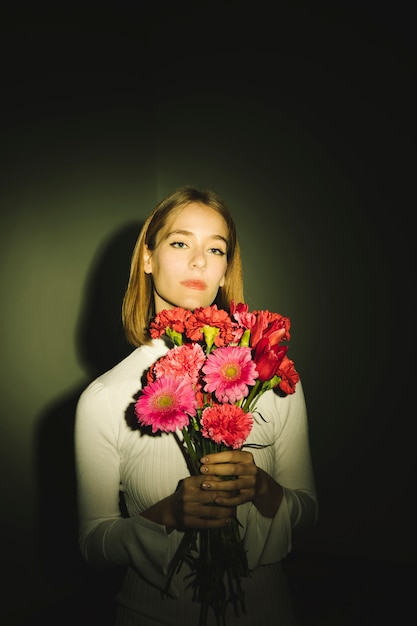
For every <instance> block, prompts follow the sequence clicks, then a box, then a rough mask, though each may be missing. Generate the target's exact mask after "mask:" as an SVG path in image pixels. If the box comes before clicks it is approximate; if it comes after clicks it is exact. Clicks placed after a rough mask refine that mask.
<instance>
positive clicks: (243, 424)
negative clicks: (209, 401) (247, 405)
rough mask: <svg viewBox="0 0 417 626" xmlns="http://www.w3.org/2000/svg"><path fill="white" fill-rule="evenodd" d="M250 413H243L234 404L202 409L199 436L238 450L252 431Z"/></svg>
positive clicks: (215, 405) (216, 405)
mask: <svg viewBox="0 0 417 626" xmlns="http://www.w3.org/2000/svg"><path fill="white" fill-rule="evenodd" d="M252 424H253V418H252V414H251V413H245V411H243V409H241V408H240V407H238V406H236V405H235V404H214V405H213V406H210V407H207V408H206V409H204V411H203V413H202V416H201V434H202V435H203V437H206V438H207V439H212V440H213V441H214V442H215V443H219V444H224V445H226V446H229V447H230V448H233V449H234V450H238V449H239V448H241V447H242V446H243V444H244V443H245V441H246V439H247V438H248V436H249V433H250V431H251V430H252Z"/></svg>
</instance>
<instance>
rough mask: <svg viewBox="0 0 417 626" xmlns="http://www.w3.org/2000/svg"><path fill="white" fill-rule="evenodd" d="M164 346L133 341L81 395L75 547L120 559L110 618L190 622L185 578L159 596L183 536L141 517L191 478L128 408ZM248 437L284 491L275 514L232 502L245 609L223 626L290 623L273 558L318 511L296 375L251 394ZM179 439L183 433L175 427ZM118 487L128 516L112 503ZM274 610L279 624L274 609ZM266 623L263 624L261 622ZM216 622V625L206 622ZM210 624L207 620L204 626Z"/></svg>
mask: <svg viewBox="0 0 417 626" xmlns="http://www.w3.org/2000/svg"><path fill="white" fill-rule="evenodd" d="M167 350H168V347H167V345H166V344H165V342H164V341H163V340H162V339H157V340H154V341H153V342H152V344H151V345H147V346H141V347H140V348H137V349H136V350H134V351H133V352H132V353H131V354H130V355H129V356H128V357H127V358H125V359H124V360H123V361H121V362H120V363H119V364H118V365H116V366H115V367H114V368H113V369H111V370H110V371H108V372H106V373H105V374H103V375H102V376H100V377H98V378H97V379H96V380H95V381H93V382H92V383H91V384H90V385H89V386H88V387H87V389H86V390H85V391H84V392H83V393H82V395H81V397H80V399H79V402H78V406H77V414H76V422H75V449H76V468H77V485H78V505H79V529H80V530H79V544H80V550H81V553H82V555H83V557H84V559H85V560H86V562H87V563H88V564H90V565H91V566H93V567H95V568H97V567H98V568H101V567H103V568H104V567H108V566H111V565H118V566H120V565H125V566H127V570H126V577H125V581H124V583H123V586H122V589H121V591H120V593H119V594H118V601H119V603H120V605H121V606H122V607H125V608H126V611H124V612H123V611H121V615H122V616H123V615H124V617H121V618H120V621H119V622H118V624H124V625H128V624H129V625H132V626H133V625H134V624H137V625H138V626H148V625H149V626H156V625H157V624H167V625H170V624H172V626H196V625H197V623H198V621H197V618H198V610H199V608H198V606H197V605H196V603H194V602H192V600H191V598H190V593H189V591H187V589H186V582H184V580H183V577H184V575H185V573H186V572H185V570H184V571H183V570H182V571H181V572H180V573H179V574H177V575H176V576H175V577H174V579H173V582H172V585H171V596H172V597H170V598H165V597H164V598H163V597H162V596H161V590H162V589H163V588H164V587H165V584H166V575H167V568H168V565H169V562H170V560H171V558H172V556H173V554H174V552H175V550H176V548H177V546H178V544H179V542H180V540H181V537H182V533H181V532H178V531H173V532H172V533H170V534H167V532H166V529H165V527H164V526H161V525H159V524H156V523H154V522H151V521H149V520H147V519H145V518H144V517H142V516H141V513H142V512H143V511H146V510H147V509H149V508H150V507H151V506H152V505H153V504H155V503H156V502H158V501H160V500H162V499H163V498H165V497H166V496H168V495H170V494H171V493H173V492H174V491H175V489H176V487H177V484H178V481H179V480H180V479H182V478H185V477H186V476H188V475H189V472H188V470H187V467H186V464H185V460H184V456H183V454H182V452H181V450H180V447H179V443H178V441H177V440H176V438H175V437H174V435H173V434H172V433H162V434H158V435H156V436H150V435H144V434H142V433H141V430H140V429H138V428H137V422H136V419H135V416H134V411H133V406H134V403H135V401H136V398H137V394H138V391H139V390H140V389H141V378H142V374H143V372H144V371H145V370H146V369H147V368H148V367H149V366H150V365H151V364H152V363H153V362H155V361H156V359H158V358H159V357H160V356H162V355H163V354H165V353H166V352H167ZM257 412H258V413H260V414H261V415H262V418H263V419H261V418H260V417H259V415H256V414H255V415H254V419H255V423H254V425H253V428H252V431H251V434H250V436H249V438H248V440H247V442H248V443H256V444H262V445H264V444H269V445H267V446H266V447H263V448H261V449H252V450H251V451H252V453H253V456H254V459H255V463H256V464H257V466H259V467H261V468H263V469H264V470H265V471H266V472H268V474H270V475H271V476H272V477H273V478H274V479H275V480H276V481H277V482H278V483H279V484H280V485H282V486H283V488H284V497H283V499H282V502H281V505H280V507H279V509H278V511H277V513H276V514H275V516H274V518H266V517H263V516H262V515H261V514H260V513H259V512H258V510H257V509H256V507H255V506H254V505H253V504H252V503H245V504H243V505H241V506H239V507H238V512H237V515H238V519H239V521H240V523H241V525H242V526H241V534H242V537H243V539H244V544H245V547H246V550H247V556H248V563H249V567H250V569H251V570H252V574H251V576H250V577H249V578H248V579H244V586H245V592H246V605H247V614H246V616H240V617H238V618H236V622H235V621H234V616H233V613H232V614H231V615H230V616H229V617H228V619H227V626H233V625H234V624H236V626H238V625H239V626H256V625H257V624H258V623H259V624H262V626H269V624H271V625H272V624H277V623H279V624H282V625H284V624H285V625H287V624H293V623H294V622H293V621H292V617H291V610H290V608H289V606H288V597H287V594H286V591H285V580H283V579H282V572H281V568H280V561H281V560H282V559H283V558H284V557H285V556H286V555H287V554H288V552H289V551H290V550H291V538H292V531H293V529H294V528H302V527H303V526H305V527H309V526H312V525H313V524H314V523H315V520H316V516H317V508H318V505H317V497H316V490H315V484H314V476H313V470H312V464H311V457H310V447H309V439H308V424H307V413H306V407H305V401H304V394H303V389H302V386H301V382H298V383H297V386H296V391H295V393H294V394H291V395H288V396H286V397H284V398H282V397H280V396H278V395H276V394H275V393H274V392H273V391H268V392H266V393H265V394H264V395H263V396H262V397H261V398H260V400H259V402H258V405H257ZM177 434H178V436H179V438H180V439H181V433H177ZM120 492H122V493H123V496H124V500H125V502H126V507H127V511H128V515H129V517H122V515H121V511H120V505H119V496H120ZM280 615H281V621H279V619H278V618H279V616H280ZM268 620H269V621H268ZM213 623H215V622H213ZM208 626H209V625H208Z"/></svg>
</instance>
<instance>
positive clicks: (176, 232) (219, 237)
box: [164, 230, 229, 246]
mask: <svg viewBox="0 0 417 626" xmlns="http://www.w3.org/2000/svg"><path fill="white" fill-rule="evenodd" d="M171 235H184V236H186V237H187V236H188V237H192V236H193V235H194V233H192V232H191V231H190V230H171V231H170V232H169V233H167V234H166V235H165V237H164V239H168V237H170V236H171ZM209 238H210V239H214V240H215V241H217V240H218V241H224V243H225V244H226V246H228V245H229V242H228V241H227V239H226V238H225V237H223V236H222V235H209Z"/></svg>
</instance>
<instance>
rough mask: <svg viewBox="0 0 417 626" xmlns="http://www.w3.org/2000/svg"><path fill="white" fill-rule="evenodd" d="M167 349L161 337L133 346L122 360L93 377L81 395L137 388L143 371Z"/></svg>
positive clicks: (139, 385)
mask: <svg viewBox="0 0 417 626" xmlns="http://www.w3.org/2000/svg"><path fill="white" fill-rule="evenodd" d="M167 350H168V346H167V345H166V343H165V342H164V341H163V340H162V339H154V340H152V342H151V343H149V344H144V345H142V346H140V347H139V348H135V349H134V350H133V351H132V352H131V353H130V354H128V355H127V356H126V357H125V358H124V359H123V360H122V361H119V363H117V364H116V365H114V366H113V367H112V368H111V369H110V370H108V371H106V372H104V373H103V374H101V375H100V376H98V377H97V378H95V379H94V380H93V381H92V382H91V383H90V384H89V385H88V387H87V388H86V389H85V390H84V392H83V395H85V394H88V393H90V392H91V391H92V390H95V392H96V393H97V391H99V390H106V391H107V392H108V393H111V392H112V391H115V390H118V389H130V388H132V389H134V388H136V389H139V388H140V387H141V380H142V376H143V373H144V372H145V371H146V370H147V369H148V368H149V367H150V366H151V365H152V363H154V362H155V361H156V360H157V359H158V358H159V357H161V356H162V355H163V354H165V353H166V352H167Z"/></svg>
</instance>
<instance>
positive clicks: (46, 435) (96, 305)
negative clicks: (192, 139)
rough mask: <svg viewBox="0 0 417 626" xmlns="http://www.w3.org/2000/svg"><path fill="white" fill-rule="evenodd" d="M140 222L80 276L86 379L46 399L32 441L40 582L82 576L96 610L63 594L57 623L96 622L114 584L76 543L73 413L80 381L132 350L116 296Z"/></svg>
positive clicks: (70, 582)
mask: <svg viewBox="0 0 417 626" xmlns="http://www.w3.org/2000/svg"><path fill="white" fill-rule="evenodd" d="M141 226H142V225H141V224H140V223H129V224H127V225H125V226H124V227H123V228H122V229H121V230H119V231H118V232H116V233H115V234H114V235H112V236H111V237H110V238H109V239H108V240H107V241H106V242H105V243H104V245H103V246H102V248H101V250H100V251H99V252H98V254H97V256H96V259H95V261H94V262H93V265H92V268H91V270H90V274H89V276H88V277H87V281H86V286H85V292H84V293H85V295H84V299H83V304H82V309H81V311H80V317H79V322H78V326H77V329H76V336H75V341H76V345H77V351H78V354H79V356H80V360H81V362H82V364H83V365H84V367H85V371H86V375H87V379H86V381H85V383H83V384H81V385H80V386H79V387H76V388H74V389H70V390H69V391H68V393H67V394H66V395H65V396H64V397H62V396H61V397H60V398H58V399H57V400H56V401H55V402H54V403H53V404H51V405H50V406H49V407H47V408H46V409H45V411H44V412H43V413H42V414H41V415H40V417H39V420H38V424H39V426H38V431H37V433H36V443H35V445H36V462H37V479H38V503H37V504H38V546H37V547H38V549H39V562H40V567H41V573H42V575H43V577H44V579H45V581H46V582H47V584H48V585H51V586H52V588H53V589H56V590H57V596H58V595H62V589H64V590H65V591H64V594H67V593H68V592H69V593H73V592H74V591H75V592H77V593H78V591H79V589H80V588H82V587H85V586H86V584H87V583H88V592H87V594H86V597H88V603H90V606H91V607H92V611H94V606H96V607H100V608H98V609H97V613H96V614H92V613H91V612H89V611H88V607H87V606H85V603H83V602H82V601H81V600H80V601H81V602H82V610H81V606H80V607H79V608H80V612H78V613H75V614H74V612H73V611H75V610H76V603H74V602H73V601H71V603H70V604H71V606H72V609H71V608H70V607H69V606H68V604H67V601H66V604H65V612H66V614H67V617H65V612H62V608H61V609H60V610H59V611H56V610H54V609H53V610H52V614H53V615H52V614H51V623H52V621H53V618H55V620H56V618H57V615H59V616H60V617H59V620H60V624H64V623H65V624H66V623H74V622H73V621H72V620H74V619H77V623H79V624H81V621H80V620H81V616H83V618H82V619H84V616H85V619H86V622H85V623H87V621H89V623H91V621H93V623H98V622H94V620H98V619H100V621H101V623H106V620H109V616H108V606H106V598H109V601H110V598H111V597H112V593H106V591H108V589H106V585H107V586H108V585H114V584H116V582H117V580H118V575H119V574H118V572H116V573H115V575H114V578H113V577H112V576H110V577H109V576H107V575H106V576H105V577H102V576H101V575H97V573H94V575H93V574H91V573H89V571H88V568H87V567H86V566H85V564H84V562H83V561H82V559H81V556H80V554H79V550H78V542H77V504H76V482H75V465H74V445H73V438H74V419H75V410H76V405H77V402H78V398H79V396H80V394H81V392H82V391H83V389H84V388H85V387H86V386H87V384H88V383H89V382H90V381H91V380H93V379H94V378H95V377H96V376H98V375H99V374H101V373H103V372H105V371H106V370H108V369H110V368H111V367H112V366H113V365H115V364H116V363H117V362H118V361H120V360H121V359H123V358H124V357H125V356H127V355H128V354H129V353H130V352H131V350H132V347H131V346H130V345H129V344H128V343H127V342H126V339H125V337H124V332H123V327H122V323H121V303H122V299H123V295H124V292H125V289H126V286H127V281H128V278H129V268H130V258H131V255H132V251H133V248H134V245H135V242H136V239H137V236H138V234H139V231H140V229H141ZM93 581H94V583H93ZM92 583H93V585H95V586H96V588H97V598H95V597H94V589H93V590H92V587H91V585H92ZM77 597H78V596H77ZM103 600H104V602H103ZM48 610H50V609H48ZM68 610H69V611H70V613H69V614H68ZM37 617H39V615H38V616H37ZM42 619H43V623H44V624H47V623H49V621H48V617H47V615H42ZM62 620H64V621H62ZM65 620H68V621H65ZM28 623H29V622H28ZM54 623H56V621H55V622H54Z"/></svg>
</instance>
